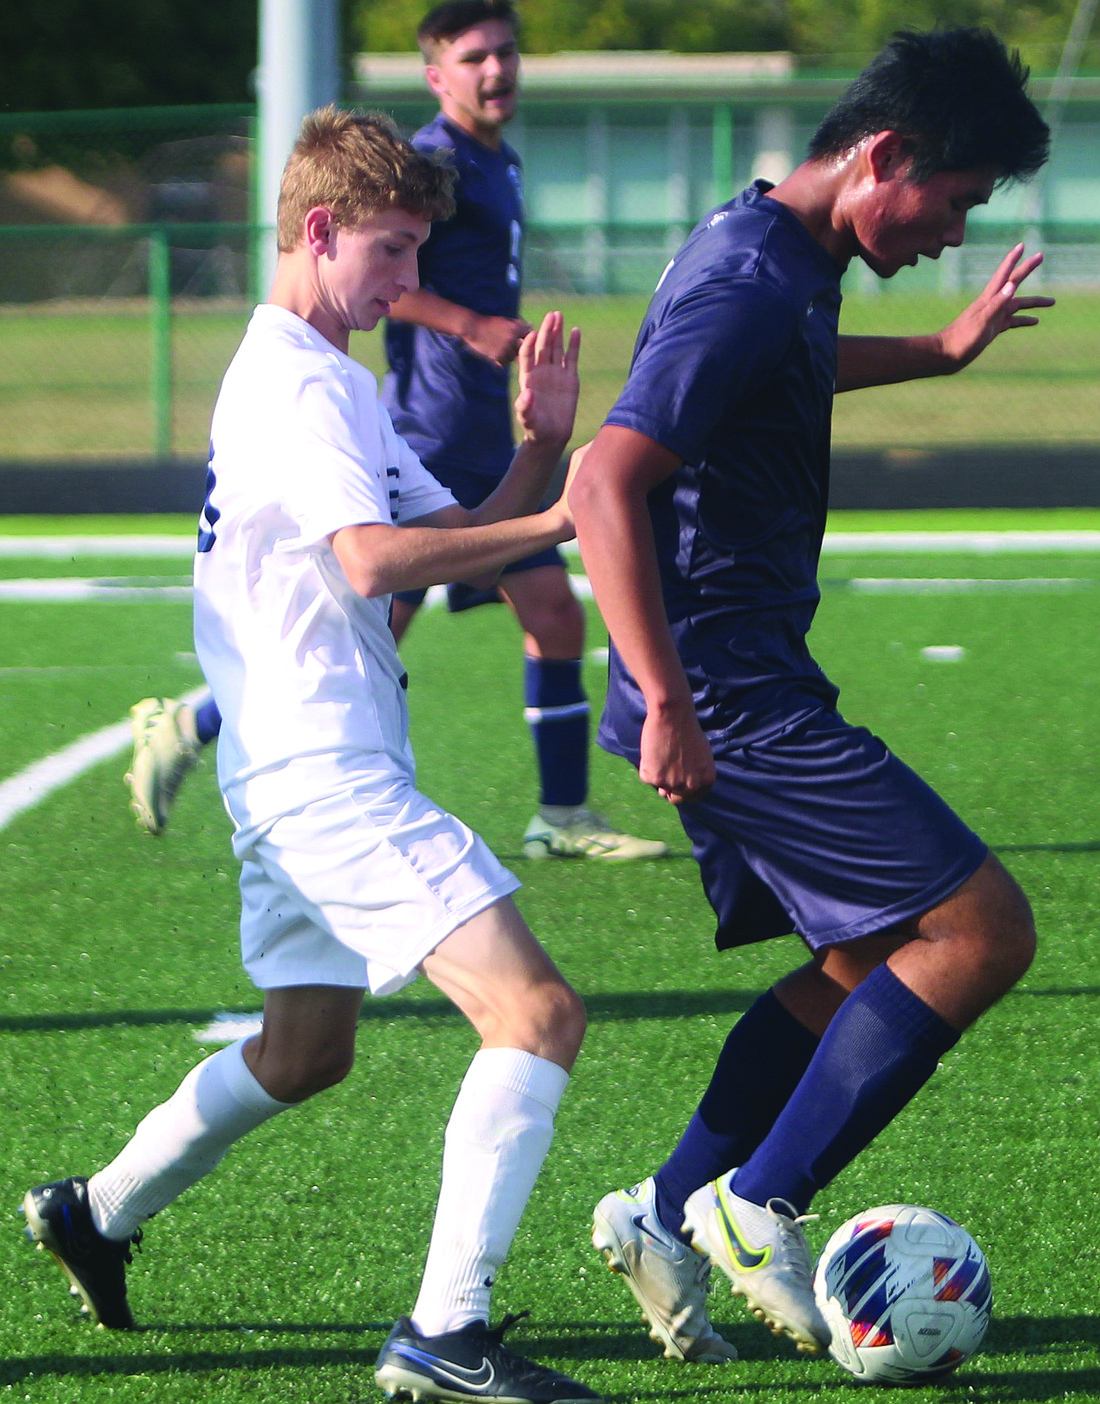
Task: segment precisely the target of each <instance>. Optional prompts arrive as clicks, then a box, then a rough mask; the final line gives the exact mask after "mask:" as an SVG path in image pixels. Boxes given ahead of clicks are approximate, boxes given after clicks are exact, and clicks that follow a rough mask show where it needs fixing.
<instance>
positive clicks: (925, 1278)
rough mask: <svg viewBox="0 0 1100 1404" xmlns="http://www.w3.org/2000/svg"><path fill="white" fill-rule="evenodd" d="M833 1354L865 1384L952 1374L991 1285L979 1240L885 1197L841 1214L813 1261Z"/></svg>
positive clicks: (966, 1354) (982, 1316)
mask: <svg viewBox="0 0 1100 1404" xmlns="http://www.w3.org/2000/svg"><path fill="white" fill-rule="evenodd" d="M814 1296H815V1297H816V1298H817V1305H818V1309H819V1310H820V1312H821V1314H822V1315H823V1316H824V1318H825V1320H826V1321H827V1322H828V1324H829V1330H830V1331H831V1332H832V1343H831V1345H830V1346H829V1354H830V1355H831V1356H832V1357H833V1359H834V1360H835V1361H836V1362H837V1364H838V1365H840V1366H842V1367H843V1368H844V1369H845V1370H847V1371H848V1372H849V1373H850V1374H852V1375H854V1376H855V1377H856V1378H857V1379H858V1380H861V1381H863V1382H865V1383H867V1384H884V1385H886V1384H888V1385H912V1384H921V1383H924V1382H925V1381H927V1380H933V1379H936V1378H938V1377H939V1376H941V1375H946V1374H947V1373H948V1372H949V1371H951V1370H954V1369H955V1368H956V1366H958V1365H961V1364H962V1362H963V1361H964V1360H968V1359H969V1358H970V1357H971V1356H972V1355H973V1354H974V1352H975V1351H976V1350H977V1349H978V1347H979V1346H980V1345H981V1343H982V1337H983V1336H984V1335H985V1330H986V1327H987V1326H988V1325H989V1314H990V1311H991V1310H992V1307H993V1289H992V1286H991V1285H990V1281H989V1268H988V1267H987V1266H986V1261H985V1256H984V1255H983V1253H982V1250H981V1249H980V1248H979V1247H978V1245H977V1244H976V1243H975V1242H974V1240H973V1239H972V1238H971V1237H970V1235H969V1234H968V1233H967V1231H966V1230H965V1229H964V1228H961V1227H960V1226H959V1225H958V1224H957V1223H956V1222H955V1221H954V1219H949V1218H948V1217H947V1215H946V1214H940V1213H937V1212H936V1210H935V1209H919V1208H918V1207H917V1206H916V1205H914V1204H885V1205H882V1206H881V1207H880V1208H878V1209H868V1210H867V1211H866V1213H863V1214H857V1215H856V1216H855V1218H854V1219H849V1220H848V1222H847V1223H846V1224H842V1225H841V1227H840V1228H838V1229H837V1231H836V1233H834V1234H833V1236H832V1238H830V1239H829V1241H828V1243H826V1245H825V1248H824V1250H823V1251H822V1254H821V1257H820V1258H819V1259H818V1260H817V1267H816V1268H815V1269H814Z"/></svg>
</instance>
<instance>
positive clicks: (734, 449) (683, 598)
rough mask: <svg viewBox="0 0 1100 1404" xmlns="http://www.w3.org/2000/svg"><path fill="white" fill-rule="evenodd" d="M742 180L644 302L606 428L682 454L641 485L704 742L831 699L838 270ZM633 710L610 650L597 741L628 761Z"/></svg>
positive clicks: (636, 729)
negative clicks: (828, 560) (826, 566)
mask: <svg viewBox="0 0 1100 1404" xmlns="http://www.w3.org/2000/svg"><path fill="white" fill-rule="evenodd" d="M770 188H771V187H770V186H769V185H767V184H766V183H765V182H757V183H756V184H755V185H753V186H751V187H750V188H749V189H748V190H746V191H744V192H743V193H742V194H740V195H738V196H737V197H736V198H735V199H733V200H731V201H729V203H728V204H725V205H722V206H721V207H720V208H719V209H717V210H715V211H714V212H713V213H712V214H710V215H709V216H708V217H707V218H706V219H705V220H703V222H702V223H701V224H700V225H699V226H698V227H697V228H696V229H695V230H694V231H693V232H692V234H691V235H690V237H689V238H688V240H687V242H686V243H685V244H684V246H683V248H681V250H680V251H679V253H677V255H676V257H675V258H674V259H673V260H672V262H671V263H670V264H669V266H668V268H667V269H666V270H665V273H664V275H663V276H662V278H661V281H660V283H659V284H658V286H657V290H656V292H655V293H654V295H653V298H652V300H651V301H650V305H649V308H648V310H647V312H646V315H645V319H644V320H643V322H642V327H641V331H640V332H639V334H638V340H637V344H636V346H635V348H634V359H633V363H632V365H631V369H630V375H629V378H628V380H627V383H626V386H625V388H624V389H623V392H622V394H621V395H620V396H619V399H618V401H617V402H616V404H615V406H614V408H613V409H612V411H611V413H610V414H609V415H608V419H607V422H608V423H609V424H618V425H623V426H625V427H627V428H630V429H634V430H637V431H638V432H639V433H641V434H645V435H647V436H648V437H649V438H651V439H654V440H656V441H657V442H658V443H659V444H662V445H664V446H665V447H666V448H668V449H671V450H672V451H673V452H674V453H676V454H677V455H678V456H679V457H680V458H682V459H683V464H682V466H681V467H680V468H679V469H678V470H677V471H676V472H675V473H674V474H673V475H672V476H671V477H670V478H668V479H667V480H666V481H665V482H664V483H662V484H661V485H660V486H659V487H657V488H656V489H655V490H654V491H653V492H652V493H650V495H649V500H648V505H649V512H650V517H651V520H652V524H653V532H654V537H655V540H656V546H657V556H658V562H659V566H660V576H661V587H662V591H663V595H664V602H665V608H666V610H667V613H668V618H669V621H670V624H671V627H672V632H673V637H674V638H675V641H676V645H677V649H678V652H679V655H680V658H681V661H682V662H683V665H684V668H685V671H686V673H687V676H688V680H689V682H690V683H691V686H692V690H693V693H694V696H695V702H696V709H697V712H698V715H699V719H700V722H701V724H702V726H703V729H704V731H705V732H706V733H707V734H708V736H709V737H710V739H711V741H712V744H713V743H718V742H720V741H724V742H726V743H732V744H734V745H736V744H740V743H742V742H747V741H750V740H752V739H753V738H757V737H760V736H763V735H767V734H769V733H770V732H772V731H775V730H778V729H781V728H782V727H783V726H785V725H787V724H789V721H790V718H791V709H792V707H795V708H797V706H798V705H799V699H802V705H807V704H808V702H809V700H810V699H807V697H806V694H807V692H809V693H810V694H811V697H812V698H813V699H822V698H824V699H826V700H828V702H829V703H830V704H831V703H832V702H835V700H836V696H837V692H836V689H835V688H833V686H832V684H831V683H829V681H828V680H827V679H826V677H825V676H824V674H823V673H822V672H821V670H820V668H818V666H817V664H816V663H814V661H813V659H812V658H811V657H810V654H809V651H808V649H807V647H806V642H805V636H806V633H807V631H808V630H809V627H810V622H811V620H812V619H813V615H814V611H815V609H816V607H817V603H818V599H819V595H818V587H817V564H818V557H819V554H820V549H821V539H822V536H823V534H824V530H825V515H826V509H827V503H828V493H829V430H830V420H831V416H832V400H833V391H834V386H835V382H836V354H837V351H836V342H837V321H838V317H839V314H840V276H841V272H842V269H841V267H840V265H839V264H837V263H836V262H835V260H834V259H832V258H831V257H830V255H829V254H828V253H826V251H825V249H824V248H822V246H821V245H820V244H819V243H818V242H817V241H816V240H815V239H814V238H813V237H812V236H811V235H810V233H809V232H808V231H807V229H806V228H805V226H804V225H803V224H802V223H801V222H800V220H799V219H798V218H797V217H796V216H795V215H794V214H793V213H792V212H791V211H790V210H789V209H788V208H787V207H786V206H784V205H781V204H779V203H778V202H777V201H775V200H771V199H769V198H768V196H767V191H768V190H769V189H770ZM644 719H645V705H644V702H643V700H642V696H641V693H640V691H639V689H638V687H637V685H636V684H635V682H634V680H633V678H632V677H631V676H630V674H629V673H628V672H627V670H626V669H625V667H624V666H623V663H622V660H621V659H620V658H619V656H618V654H617V652H616V651H615V649H614V648H612V651H611V668H610V680H609V687H608V696H607V705H606V708H605V711H604V716H603V720H602V723H601V727H600V743H601V744H602V745H603V746H605V747H606V748H607V749H608V750H611V751H614V752H616V753H618V754H620V755H626V756H629V757H630V758H631V759H632V760H634V761H635V762H636V761H637V759H638V746H639V737H640V732H641V727H642V723H643V721H644Z"/></svg>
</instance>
